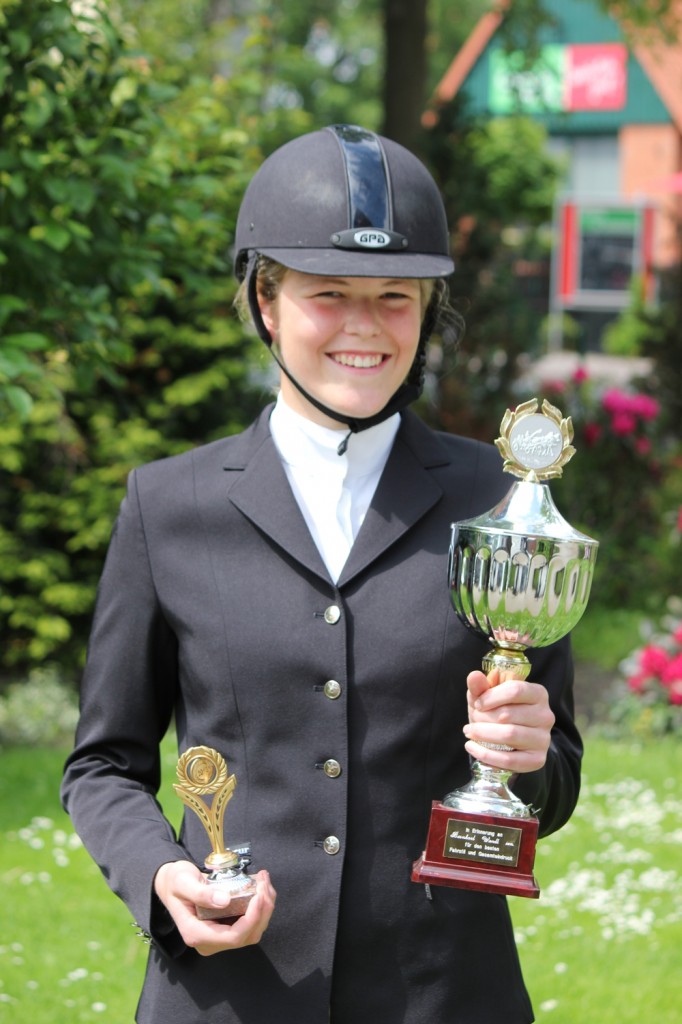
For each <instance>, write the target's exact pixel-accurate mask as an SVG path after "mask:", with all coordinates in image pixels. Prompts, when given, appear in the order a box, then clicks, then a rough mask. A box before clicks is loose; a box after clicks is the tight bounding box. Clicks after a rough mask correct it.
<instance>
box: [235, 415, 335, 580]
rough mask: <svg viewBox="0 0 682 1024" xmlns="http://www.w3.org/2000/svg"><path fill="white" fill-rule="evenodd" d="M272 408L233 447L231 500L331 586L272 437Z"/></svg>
mask: <svg viewBox="0 0 682 1024" xmlns="http://www.w3.org/2000/svg"><path fill="white" fill-rule="evenodd" d="M271 412H272V406H268V407H267V408H266V409H265V410H264V411H263V412H262V413H261V415H260V416H259V418H258V419H257V420H256V421H255V423H254V424H253V426H252V427H251V428H250V429H249V430H247V431H246V432H245V433H244V434H240V435H239V437H237V438H235V439H234V441H235V444H234V446H233V448H232V451H231V452H230V457H229V459H227V460H225V462H224V465H223V469H224V470H225V471H226V472H227V474H228V479H229V485H230V490H229V499H230V501H231V502H232V504H233V505H234V506H235V507H236V508H238V509H239V510H240V512H242V513H243V514H244V515H245V516H246V517H247V518H248V519H250V520H251V522H252V523H253V524H254V526H256V527H257V528H258V529H259V530H261V531H262V532H263V533H265V534H267V536H268V537H270V538H271V540H273V541H274V542H275V544H278V545H279V546H280V547H281V548H282V549H283V550H284V551H286V553H287V554H288V555H290V556H291V557H292V558H295V559H296V561H298V562H300V563H301V565H303V566H305V568H306V569H309V570H310V572H313V573H315V574H316V575H317V576H321V577H322V579H324V580H326V581H327V582H329V573H328V572H327V570H326V568H325V565H324V562H323V561H322V558H321V557H320V553H319V551H318V550H317V547H316V545H315V542H314V540H313V538H312V537H311V535H310V531H309V530H308V527H307V526H306V523H305V520H304V518H303V515H302V513H301V510H300V508H299V507H298V502H297V501H296V498H295V497H294V494H293V491H292V490H291V487H290V486H289V481H288V480H287V476H286V473H285V471H284V467H283V465H282V461H281V459H280V457H279V454H278V452H277V449H276V447H275V443H274V441H273V440H272V435H271V434H270V428H269V426H268V421H269V419H270V413H271Z"/></svg>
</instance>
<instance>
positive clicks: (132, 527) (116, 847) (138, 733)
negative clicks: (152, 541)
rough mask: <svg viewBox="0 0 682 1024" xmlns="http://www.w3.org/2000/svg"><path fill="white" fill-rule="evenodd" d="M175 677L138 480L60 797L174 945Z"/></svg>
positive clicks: (97, 618)
mask: <svg viewBox="0 0 682 1024" xmlns="http://www.w3.org/2000/svg"><path fill="white" fill-rule="evenodd" d="M176 678H177V644H176V640H175V637H174V635H173V632H172V631H171V629H170V628H169V626H168V624H167V622H166V621H165V620H164V617H163V615H162V614H161V609H160V608H159V603H158V600H157V595H156V593H155V588H154V582H153V579H152V574H151V571H150V565H149V559H148V556H147V546H146V541H145V533H144V524H143V521H142V516H141V513H140V506H139V502H138V498H137V489H136V476H135V473H132V474H131V476H130V479H129V483H128V491H127V495H126V498H125V499H124V501H123V504H122V506H121V511H120V514H119V517H118V519H117V521H116V524H115V526H114V530H113V533H112V538H111V543H110V545H109V551H108V554H107V558H106V562H105V566H104V570H103V573H102V578H101V580H100V585H99V590H98V596H97V602H96V608H95V615H94V620H93V627H92V632H91V636H90V642H89V646H88V657H87V662H86V668H85V672H84V676H83V681H82V688H81V716H80V721H79V725H78V729H77V733H76V743H75V748H74V750H73V753H72V754H71V755H70V757H69V758H68V760H67V762H66V766H65V772H64V779H63V782H62V790H61V792H62V801H63V805H64V807H65V809H66V810H67V812H68V813H69V815H70V816H71V819H72V821H73V824H74V827H75V829H76V831H77V832H78V834H79V835H80V837H81V839H82V840H83V843H84V845H85V846H86V848H87V849H88V851H89V852H90V854H91V855H92V857H93V858H94V860H95V861H96V862H97V864H98V865H99V867H100V869H101V871H102V873H103V875H104V877H105V879H106V880H107V883H108V884H109V886H110V887H111V888H112V889H113V890H114V892H116V893H117V894H118V895H119V896H120V897H121V899H122V900H124V902H125V903H126V904H127V906H128V907H129V909H130V911H131V913H132V914H133V917H134V919H135V921H136V923H137V924H138V925H139V927H140V928H141V929H142V930H143V931H146V932H152V930H153V928H156V929H157V931H158V932H162V933H163V932H166V933H167V935H168V939H169V941H170V943H171V945H172V937H171V936H172V934H173V930H172V922H171V921H170V918H169V917H168V916H167V915H165V916H164V912H163V908H162V907H161V905H160V903H159V901H158V900H157V898H156V897H155V895H154V894H153V879H154V875H155V873H156V871H157V870H158V868H159V867H160V866H161V865H162V864H164V863H166V862H168V861H174V860H184V859H187V853H186V852H185V850H184V849H183V848H182V846H180V845H179V844H178V842H177V841H176V838H175V835H174V832H173V829H172V827H171V825H170V824H169V822H168V821H167V820H166V818H165V817H164V815H163V812H162V809H161V807H160V805H159V803H158V801H157V798H156V795H157V793H158V789H159V784H160V779H161V767H160V753H159V744H160V741H161V739H162V738H163V736H164V734H165V732H166V730H167V728H168V725H169V723H170V720H171V717H172V714H173V708H174V700H175V690H176ZM175 935H176V936H177V933H175ZM159 939H160V942H161V944H163V936H162V935H160V936H159Z"/></svg>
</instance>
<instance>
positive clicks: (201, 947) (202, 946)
mask: <svg viewBox="0 0 682 1024" xmlns="http://www.w3.org/2000/svg"><path fill="white" fill-rule="evenodd" d="M253 879H254V881H255V882H256V895H255V896H254V897H253V898H252V899H251V902H250V903H249V905H248V907H247V908H246V913H245V914H244V915H243V916H242V917H238V918H236V919H235V920H234V921H233V922H231V923H230V924H225V923H223V922H219V921H202V920H201V919H200V918H199V917H198V916H197V911H196V908H197V906H201V907H207V908H215V907H225V908H226V917H227V916H229V912H230V911H229V902H230V901H229V896H228V895H227V894H226V893H224V892H221V891H220V889H218V888H217V887H215V886H210V885H207V884H206V876H205V875H203V874H202V873H201V871H199V869H198V868H197V867H196V865H195V864H192V862H191V861H187V860H178V861H171V862H169V863H168V864H162V865H161V867H160V868H159V870H158V871H157V872H156V876H155V878H154V889H155V891H156V894H157V896H158V897H159V899H160V900H161V902H162V903H163V905H164V906H165V907H166V909H167V910H168V913H169V914H170V915H171V917H172V918H173V920H174V921H175V925H176V927H177V929H178V931H179V932H180V935H181V936H182V938H183V940H184V942H185V944H186V945H187V946H189V947H190V948H191V949H196V951H197V953H199V954H201V956H212V955H213V954H214V953H220V952H222V951H223V950H226V949H240V948H241V947H242V946H251V945H254V944H255V943H257V942H260V940H261V938H262V936H263V933H264V932H265V929H266V928H267V927H268V924H269V922H270V918H271V917H272V912H273V910H274V909H275V900H276V898H277V893H276V892H275V890H274V889H273V887H272V883H271V882H270V876H269V874H268V872H267V871H259V872H258V873H257V874H255V875H254V876H253Z"/></svg>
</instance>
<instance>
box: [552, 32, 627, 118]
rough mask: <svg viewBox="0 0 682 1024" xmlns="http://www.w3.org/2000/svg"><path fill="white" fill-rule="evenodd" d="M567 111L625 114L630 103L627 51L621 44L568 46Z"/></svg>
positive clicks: (565, 95) (565, 82)
mask: <svg viewBox="0 0 682 1024" xmlns="http://www.w3.org/2000/svg"><path fill="white" fill-rule="evenodd" d="M566 49H567V54H566V56H567V61H566V71H565V77H564V104H563V106H564V110H622V109H623V107H624V106H625V101H626V99H627V50H626V48H625V47H624V46H623V45H622V44H621V43H585V44H582V45H574V46H568V47H567V48H566Z"/></svg>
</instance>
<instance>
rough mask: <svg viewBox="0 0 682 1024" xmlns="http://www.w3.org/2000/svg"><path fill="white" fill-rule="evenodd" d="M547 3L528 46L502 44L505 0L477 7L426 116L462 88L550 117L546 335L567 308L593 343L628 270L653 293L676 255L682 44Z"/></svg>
mask: <svg viewBox="0 0 682 1024" xmlns="http://www.w3.org/2000/svg"><path fill="white" fill-rule="evenodd" d="M543 6H544V8H545V10H546V12H547V15H548V18H547V22H546V23H544V24H542V25H541V26H540V27H539V29H538V32H537V38H536V44H535V46H534V47H533V52H532V54H529V53H526V52H521V51H518V52H515V51H514V50H513V49H510V47H509V42H508V39H507V38H506V36H505V34H504V32H503V26H504V20H505V17H508V16H509V13H510V10H511V8H512V7H513V0H506V2H501V3H499V4H498V5H497V7H496V8H495V9H494V10H492V11H490V12H488V13H486V14H484V15H483V17H482V18H481V19H480V20H479V22H478V24H477V25H476V27H475V29H474V31H473V32H472V33H471V35H470V37H469V38H468V40H467V41H466V43H465V44H464V46H463V47H462V49H461V50H460V51H459V53H458V54H457V55H456V56H455V58H454V60H453V61H452V63H451V65H450V67H449V68H448V70H447V71H446V73H445V75H444V76H443V78H442V80H441V82H440V83H439V85H438V87H437V89H436V91H435V94H434V97H433V102H432V105H431V108H430V110H429V111H428V112H427V114H426V115H425V121H426V122H427V123H428V121H429V120H431V122H433V121H434V120H435V119H436V118H437V117H438V111H439V109H441V108H442V107H443V106H444V105H447V104H448V103H450V102H452V100H453V99H454V98H455V96H457V95H458V94H462V93H463V94H464V95H465V97H466V100H467V106H468V109H469V111H470V112H471V113H472V114H474V115H483V116H489V117H505V116H512V115H514V114H519V113H521V114H525V115H528V116H531V117H533V118H535V119H538V120H540V121H541V122H542V123H543V124H544V125H545V126H546V128H547V131H548V135H549V146H550V148H551V150H552V152H554V153H556V154H557V156H560V157H561V158H562V162H563V164H564V166H565V169H566V170H565V180H564V185H563V188H562V191H561V194H560V195H559V196H558V197H557V203H556V211H555V231H554V246H553V253H552V260H551V275H550V282H549V285H550V286H549V297H548V299H549V307H550V310H551V311H552V312H554V313H555V314H557V316H556V317H554V318H553V320H554V322H555V323H556V324H557V325H558V326H557V328H556V329H555V333H554V341H553V343H554V345H555V346H556V347H561V345H562V330H561V323H562V320H563V317H562V316H561V315H560V314H562V313H564V312H566V313H569V314H570V316H571V318H572V319H573V320H574V321H575V322H577V323H578V324H579V327H580V332H581V335H580V336H581V342H580V347H581V348H582V349H583V350H585V351H589V350H597V349H598V348H599V345H600V336H601V332H602V330H603V328H604V326H605V324H606V323H608V322H609V321H610V320H612V319H613V318H614V317H615V316H617V315H618V312H619V311H620V310H622V309H623V308H624V307H625V306H627V305H628V303H629V301H630V295H631V292H630V287H631V281H632V279H633V276H634V277H636V280H637V281H638V282H640V283H641V286H642V287H643V289H644V292H645V295H646V297H647V298H648V299H653V298H654V297H655V294H656V288H657V281H658V279H659V274H660V272H661V271H662V270H663V269H664V268H666V267H670V266H671V265H672V264H674V263H675V262H676V261H677V260H678V259H679V248H678V242H679V225H680V217H681V214H682V44H680V43H679V42H676V41H669V40H665V39H664V37H663V34H662V32H661V31H660V30H659V29H657V28H656V27H652V28H651V29H647V30H646V31H644V30H635V29H634V28H632V27H631V26H628V25H626V24H623V23H622V22H621V21H619V20H618V18H617V17H616V16H610V15H608V14H606V13H604V11H603V10H602V8H601V7H600V6H599V5H598V4H597V3H596V2H593V0H544V3H543ZM675 6H676V7H677V8H679V10H680V16H681V18H682V3H676V4H675ZM614 8H615V5H614Z"/></svg>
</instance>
